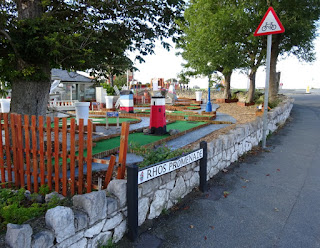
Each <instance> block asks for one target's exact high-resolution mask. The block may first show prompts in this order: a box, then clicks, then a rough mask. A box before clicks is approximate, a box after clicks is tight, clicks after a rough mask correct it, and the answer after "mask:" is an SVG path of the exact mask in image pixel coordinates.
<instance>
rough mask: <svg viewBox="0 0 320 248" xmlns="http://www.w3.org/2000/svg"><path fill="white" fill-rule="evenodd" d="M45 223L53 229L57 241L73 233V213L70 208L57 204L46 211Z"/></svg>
mask: <svg viewBox="0 0 320 248" xmlns="http://www.w3.org/2000/svg"><path fill="white" fill-rule="evenodd" d="M45 219H46V225H47V226H48V227H49V228H50V229H51V230H53V232H54V234H55V236H56V240H57V242H58V243H60V242H62V241H63V240H65V239H67V238H69V237H70V236H72V235H74V234H75V227H74V214H73V211H72V210H71V208H67V207H62V206H57V207H55V208H51V209H49V210H48V211H47V213H46V215H45Z"/></svg>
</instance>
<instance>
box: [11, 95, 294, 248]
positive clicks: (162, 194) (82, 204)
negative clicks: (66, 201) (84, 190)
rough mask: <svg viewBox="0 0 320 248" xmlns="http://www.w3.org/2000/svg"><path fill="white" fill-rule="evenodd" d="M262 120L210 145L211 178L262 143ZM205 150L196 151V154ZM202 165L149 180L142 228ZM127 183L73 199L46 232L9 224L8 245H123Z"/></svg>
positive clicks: (275, 113) (272, 124)
mask: <svg viewBox="0 0 320 248" xmlns="http://www.w3.org/2000/svg"><path fill="white" fill-rule="evenodd" d="M292 105H293V100H292V99H287V100H286V101H284V102H283V103H281V104H280V105H279V106H278V107H277V108H275V109H273V110H271V111H270V112H269V113H268V131H267V134H269V133H270V132H274V131H275V130H276V129H277V128H278V127H279V125H282V124H284V123H285V121H286V120H287V118H288V117H289V115H290V112H291V109H292ZM262 128H263V127H262V118H260V117H258V118H257V119H256V120H255V121H253V122H251V123H247V124H242V125H238V126H237V127H236V128H235V129H233V130H231V131H230V132H229V133H228V134H225V135H221V136H219V137H218V138H217V139H215V140H212V141H211V142H209V143H208V144H207V148H208V150H207V179H210V178H212V177H213V176H214V175H216V174H217V173H218V172H219V171H220V170H222V169H224V168H226V167H228V166H229V165H230V164H231V163H232V162H234V161H236V160H237V159H238V158H239V157H240V156H241V155H243V154H244V153H245V152H247V151H249V150H251V149H252V147H253V146H256V145H258V143H259V142H260V141H261V140H262ZM198 148H200V145H199V147H197V149H198ZM199 169H200V168H199V162H194V163H192V164H189V165H187V166H185V167H183V168H180V169H179V170H176V171H173V172H170V173H168V174H165V175H163V176H161V177H158V178H155V179H153V180H150V181H147V182H145V183H143V184H140V185H139V188H138V197H139V200H138V204H139V208H138V209H139V212H138V224H139V225H142V224H143V223H144V222H145V221H146V219H153V218H156V217H158V216H159V215H160V214H161V212H162V211H163V210H164V209H169V208H171V207H172V206H173V205H174V204H176V203H177V202H178V201H179V199H181V198H183V197H184V196H186V195H187V194H188V193H190V192H191V191H192V190H193V189H194V188H195V187H197V186H198V185H199ZM126 184H127V181H126V180H113V181H111V182H110V184H109V186H108V188H107V190H102V191H96V192H92V193H89V194H84V195H77V196H74V197H73V207H72V208H68V207H62V206H58V207H56V208H53V209H50V210H48V211H47V213H46V215H45V223H46V227H47V228H46V229H45V230H42V231H40V232H37V233H34V232H33V230H32V228H31V226H30V225H29V224H24V225H14V224H8V226H7V233H6V245H7V246H8V247H13V248H16V247H21V248H30V247H32V248H40V247H44V248H48V247H56V248H58V247H59V248H62V247H77V248H79V247H84V248H89V247H90V248H91V247H99V246H100V245H101V244H105V243H107V242H108V240H112V242H118V241H119V240H120V239H121V238H122V237H123V235H124V234H125V232H126V230H127V220H126V217H127V206H126V205H127V203H126V199H127V197H126Z"/></svg>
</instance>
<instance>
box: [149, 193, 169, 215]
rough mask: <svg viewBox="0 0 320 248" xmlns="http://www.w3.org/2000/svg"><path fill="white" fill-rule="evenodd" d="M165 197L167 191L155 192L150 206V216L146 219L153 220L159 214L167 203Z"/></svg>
mask: <svg viewBox="0 0 320 248" xmlns="http://www.w3.org/2000/svg"><path fill="white" fill-rule="evenodd" d="M167 197H168V196H167V190H165V189H162V190H157V191H156V192H155V194H154V198H153V201H152V203H151V206H150V214H149V216H148V219H153V218H155V217H158V216H159V215H160V214H161V212H162V210H163V209H164V207H165V204H166V202H167Z"/></svg>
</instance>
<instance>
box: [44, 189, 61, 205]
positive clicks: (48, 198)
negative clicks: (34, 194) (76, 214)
mask: <svg viewBox="0 0 320 248" xmlns="http://www.w3.org/2000/svg"><path fill="white" fill-rule="evenodd" d="M53 198H57V199H59V200H60V201H61V200H63V199H64V198H65V197H64V196H63V195H61V194H59V193H58V192H55V191H54V192H51V193H50V194H46V196H45V199H44V200H45V202H47V203H48V202H50V201H51V200H52V199H53Z"/></svg>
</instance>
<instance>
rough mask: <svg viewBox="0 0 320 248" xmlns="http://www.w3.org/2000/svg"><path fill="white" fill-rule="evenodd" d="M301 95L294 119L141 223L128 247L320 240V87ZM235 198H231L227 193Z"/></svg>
mask: <svg viewBox="0 0 320 248" xmlns="http://www.w3.org/2000/svg"><path fill="white" fill-rule="evenodd" d="M290 95H291V97H293V98H295V103H294V106H293V109H292V113H291V117H290V120H289V121H288V122H287V123H286V124H285V126H284V127H282V128H280V129H279V130H278V131H277V132H276V133H274V134H273V135H272V136H271V137H270V138H269V139H268V140H267V149H265V150H261V149H260V150H259V149H258V150H256V151H254V152H251V153H248V154H247V155H246V156H243V157H242V159H241V162H235V163H233V164H232V165H231V166H230V167H229V168H228V171H227V172H226V173H224V172H220V173H218V174H217V175H216V176H215V177H214V178H213V179H211V180H210V181H209V189H208V191H207V192H205V193H201V192H199V191H197V190H194V191H193V192H192V193H190V194H189V195H188V196H187V197H185V198H184V199H183V200H182V201H181V202H180V203H179V204H178V205H177V206H175V207H174V208H173V209H172V210H170V211H168V213H167V214H163V215H161V216H160V217H159V218H158V219H155V220H149V221H147V222H146V223H145V224H144V225H143V226H142V227H140V229H139V238H138V240H137V241H136V242H135V243H131V242H130V241H129V240H128V239H127V238H123V239H122V240H121V241H120V242H119V243H118V244H117V247H118V248H122V247H126V248H128V247H139V248H144V247H147V248H154V247H160V248H165V247H174V248H179V247H181V248H182V247H183V248H186V247H187V248H188V247H192V248H195V247H232V248H233V247H284V248H287V247H290V248H291V247H292V248H295V247H303V248H304V247H307V248H309V247H320V225H319V223H320V207H319V206H320V179H319V178H320V163H319V161H320V132H319V126H320V92H319V91H317V92H314V93H312V91H311V94H309V95H307V94H304V92H303V91H302V92H290ZM224 192H225V193H226V192H228V193H226V194H227V195H226V196H227V197H224V195H225V193H224Z"/></svg>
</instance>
